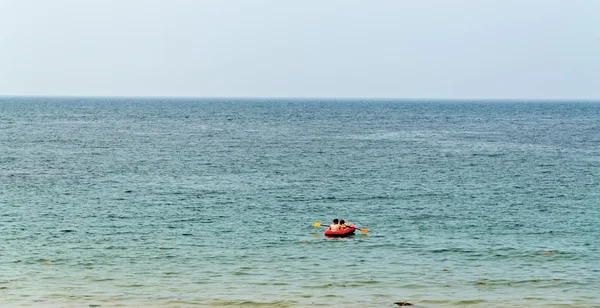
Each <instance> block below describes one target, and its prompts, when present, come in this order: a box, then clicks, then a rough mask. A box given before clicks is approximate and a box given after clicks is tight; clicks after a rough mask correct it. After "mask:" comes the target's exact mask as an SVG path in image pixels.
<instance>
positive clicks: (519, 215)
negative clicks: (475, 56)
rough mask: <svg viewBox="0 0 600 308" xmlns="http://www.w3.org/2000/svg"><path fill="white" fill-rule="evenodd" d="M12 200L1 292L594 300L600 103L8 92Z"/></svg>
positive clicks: (47, 300) (5, 152)
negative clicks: (351, 228) (351, 226)
mask: <svg viewBox="0 0 600 308" xmlns="http://www.w3.org/2000/svg"><path fill="white" fill-rule="evenodd" d="M0 208H1V211H0V275H1V276H0V305H1V306H7V307H97V306H98V305H99V307H117V306H123V307H192V306H193V307H220V306H230V307H238V306H242V307H315V306H319V307H334V306H344V307H394V306H395V305H394V304H393V302H395V301H407V302H411V303H413V304H415V305H416V306H417V307H465V306H467V307H507V306H509V307H510V306H512V307H600V296H599V295H598V294H599V292H598V290H600V104H598V103H589V102H588V103H586V102H499V101H496V102H475V101H473V102H460V101H454V102H452V101H445V102H436V101H431V102H429V101H417V102H411V101H381V100H379V101H358V100H345V101H335V100H327V101H319V100H225V99H213V100H211V99H201V100H192V99H188V100H183V99H180V100H175V99H117V98H114V99H99V98H96V99H92V98H69V99H59V98H0ZM335 217H338V218H345V219H346V220H349V221H351V222H353V223H355V224H357V225H358V226H359V227H364V228H368V229H369V232H368V233H359V234H357V235H355V236H354V237H352V238H348V239H337V240H331V239H327V238H325V237H323V235H322V231H323V229H316V228H315V227H313V222H315V221H319V222H321V223H322V224H327V223H328V222H329V221H330V220H331V219H332V218H335Z"/></svg>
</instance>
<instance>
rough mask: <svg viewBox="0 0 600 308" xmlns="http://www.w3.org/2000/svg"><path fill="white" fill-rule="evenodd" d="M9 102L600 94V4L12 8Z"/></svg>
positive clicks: (22, 2) (501, 1)
mask: <svg viewBox="0 0 600 308" xmlns="http://www.w3.org/2000/svg"><path fill="white" fill-rule="evenodd" d="M0 95H9V96H10V95H49V96H62V95H69V96H163V97H164V96H173V97H313V98H353V97H357V98H358V97H359V98H443V99H470V98H474V99H479V98H488V99H600V1H599V0H568V1H567V0H411V1H409V0H390V1H386V0H370V1H367V0H364V1H356V0H52V1H47V0H38V1H35V0H0Z"/></svg>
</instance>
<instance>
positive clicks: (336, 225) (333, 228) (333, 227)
mask: <svg viewBox="0 0 600 308" xmlns="http://www.w3.org/2000/svg"><path fill="white" fill-rule="evenodd" d="M339 229H340V221H339V220H338V219H337V218H336V219H334V220H333V223H332V224H330V225H329V230H331V231H337V230H339Z"/></svg>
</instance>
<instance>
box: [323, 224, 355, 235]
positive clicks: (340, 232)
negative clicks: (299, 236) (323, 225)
mask: <svg viewBox="0 0 600 308" xmlns="http://www.w3.org/2000/svg"><path fill="white" fill-rule="evenodd" d="M355 230H356V226H354V225H349V226H347V227H346V228H340V229H339V230H337V231H332V230H331V229H329V228H327V229H326V230H325V233H323V234H325V236H349V235H354V231H355Z"/></svg>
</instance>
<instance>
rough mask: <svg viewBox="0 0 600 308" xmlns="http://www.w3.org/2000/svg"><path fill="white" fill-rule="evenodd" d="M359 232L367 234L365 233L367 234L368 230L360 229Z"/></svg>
mask: <svg viewBox="0 0 600 308" xmlns="http://www.w3.org/2000/svg"><path fill="white" fill-rule="evenodd" d="M360 232H364V233H367V232H369V229H367V228H362V229H360Z"/></svg>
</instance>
